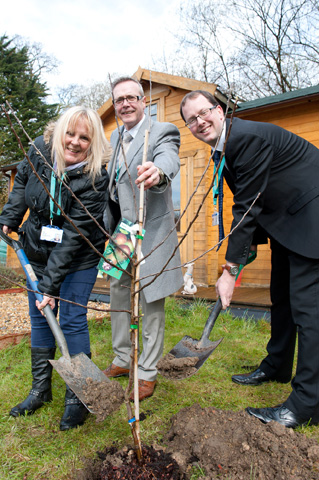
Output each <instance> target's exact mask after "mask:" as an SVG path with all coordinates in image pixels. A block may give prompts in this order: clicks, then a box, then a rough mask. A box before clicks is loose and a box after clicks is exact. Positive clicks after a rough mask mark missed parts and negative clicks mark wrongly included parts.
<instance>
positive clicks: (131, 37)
mask: <svg viewBox="0 0 319 480" xmlns="http://www.w3.org/2000/svg"><path fill="white" fill-rule="evenodd" d="M181 1H182V0H131V1H130V0H120V1H118V0H50V1H43V0H0V5H1V4H2V6H1V15H0V35H4V34H6V35H7V36H8V37H9V38H12V37H13V36H14V35H20V36H22V37H24V38H26V39H27V40H28V41H29V42H30V43H40V44H42V48H43V51H44V52H45V53H46V54H48V55H50V56H51V55H53V56H54V57H55V58H56V59H57V60H58V61H59V62H60V65H59V67H58V71H57V72H56V73H55V74H50V75H45V76H43V77H42V78H43V80H44V81H46V83H47V86H48V88H49V89H50V91H51V92H52V93H54V90H55V89H56V88H59V87H63V86H67V85H69V84H81V85H82V84H84V85H89V84H90V83H93V82H95V81H107V80H108V75H109V73H110V74H114V73H118V74H125V75H132V74H133V73H134V72H135V71H136V70H137V68H138V67H139V66H141V67H144V68H152V67H153V65H154V60H155V61H156V58H159V57H161V56H162V55H163V52H164V51H165V53H166V54H167V53H168V50H169V49H170V48H171V46H172V45H173V43H174V38H173V34H172V32H173V31H174V29H175V28H176V26H177V24H178V10H179V5H180V3H181Z"/></svg>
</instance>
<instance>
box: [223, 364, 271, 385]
mask: <svg viewBox="0 0 319 480" xmlns="http://www.w3.org/2000/svg"><path fill="white" fill-rule="evenodd" d="M231 379H232V381H233V382H235V383H239V384H240V385H261V384H262V383H265V382H269V381H270V378H269V377H267V375H266V374H265V373H264V372H262V371H261V370H260V368H257V370H254V371H253V372H251V373H243V374H242V375H233V376H232V377H231Z"/></svg>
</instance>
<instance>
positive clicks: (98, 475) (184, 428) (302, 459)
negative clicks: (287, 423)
mask: <svg viewBox="0 0 319 480" xmlns="http://www.w3.org/2000/svg"><path fill="white" fill-rule="evenodd" d="M164 444H165V445H166V447H162V450H159V449H158V448H153V447H143V459H144V464H143V469H144V470H139V468H141V466H140V465H138V464H137V461H136V458H135V454H134V452H133V450H132V449H130V448H124V449H122V450H117V449H116V448H115V447H112V448H106V450H105V451H104V452H103V453H99V454H98V456H99V459H96V460H95V461H94V462H92V463H91V464H90V465H88V466H87V467H86V468H85V469H84V470H83V471H82V472H79V474H78V475H77V476H76V477H74V478H75V479H76V480H106V479H118V480H124V479H125V480H128V479H130V480H137V479H145V480H148V479H149V478H152V479H155V478H156V479H170V480H175V479H178V480H189V479H190V478H191V475H192V467H197V472H198V471H199V469H200V471H202V472H203V473H202V476H201V477H197V478H200V479H201V480H217V479H225V480H226V479H228V480H229V479H231V480H247V479H254V480H274V479H276V480H287V479H289V480H305V479H307V480H318V479H319V445H318V443H317V442H316V441H315V440H313V439H309V438H307V437H306V436H305V435H303V434H301V433H299V432H295V431H294V430H292V429H290V428H286V427H284V426H282V425H280V424H279V423H276V422H271V423H269V424H267V425H264V424H263V423H262V422H260V421H259V420H258V419H256V418H254V417H251V416H249V415H248V414H247V413H246V412H232V411H224V410H218V409H215V408H201V406H200V405H198V404H195V405H192V406H191V407H188V408H184V409H182V410H180V412H178V413H177V414H176V415H174V416H173V417H172V420H171V428H170V430H169V431H168V432H167V433H166V434H165V436H164ZM153 450H154V451H155V452H157V453H156V454H153V453H150V452H152V451H153ZM158 452H159V453H158ZM152 455H153V457H152ZM154 455H155V463H156V462H157V463H161V469H160V472H162V475H163V474H164V473H167V476H160V474H156V473H154V474H153V476H142V475H143V474H144V473H145V472H152V470H151V468H152V467H151V464H152V463H153V460H152V458H153V459H154ZM173 461H175V462H176V463H177V465H178V468H177V467H176V465H175V463H174V462H173ZM172 465H174V467H173V466H172ZM125 468H126V469H127V470H125ZM169 468H172V470H169ZM145 474H146V473H145ZM107 475H108V476H107ZM112 475H113V476H112Z"/></svg>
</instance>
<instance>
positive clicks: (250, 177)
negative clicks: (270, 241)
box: [224, 118, 319, 264]
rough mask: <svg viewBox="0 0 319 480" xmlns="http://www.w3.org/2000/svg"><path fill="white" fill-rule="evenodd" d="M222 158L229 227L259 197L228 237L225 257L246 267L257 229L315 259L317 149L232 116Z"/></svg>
mask: <svg viewBox="0 0 319 480" xmlns="http://www.w3.org/2000/svg"><path fill="white" fill-rule="evenodd" d="M229 124H230V122H229V120H226V126H227V130H228V129H229ZM225 157H226V165H227V167H226V168H225V169H224V173H225V178H226V180H227V183H228V185H229V186H230V188H231V190H232V192H233V194H234V205H233V218H234V220H233V223H232V228H233V227H235V225H237V224H238V222H239V221H240V220H241V219H242V217H243V215H244V213H245V212H246V211H247V210H248V208H249V207H250V205H251V204H252V202H253V200H254V199H255V197H256V195H257V194H258V193H259V192H260V193H261V196H260V198H259V199H258V201H257V202H256V204H255V205H254V207H253V208H252V209H251V211H250V212H249V214H248V215H247V216H246V217H245V219H244V220H243V222H242V223H241V224H240V226H239V227H238V228H237V230H235V231H234V232H233V234H232V235H231V236H230V237H229V241H228V248H227V253H226V259H227V260H229V261H232V262H235V263H242V264H245V263H246V261H247V257H248V254H249V248H250V245H251V243H253V242H254V241H255V238H254V239H253V237H254V236H255V237H256V232H258V233H259V227H262V229H263V230H264V231H265V232H266V233H267V235H268V236H270V237H272V238H274V239H275V240H277V241H278V242H279V243H280V244H281V245H283V246H284V247H286V248H288V249H289V250H292V251H293V252H296V253H298V254H300V255H303V256H304V257H308V258H314V259H315V258H316V259H318V258H319V242H318V238H319V223H318V212H319V150H318V149H317V148H316V147H315V146H314V145H312V144H311V143H309V142H307V141H306V140H304V139H303V138H301V137H299V136H297V135H295V134H293V133H291V132H288V131H287V130H284V129H283V128H280V127H278V126H276V125H272V124H269V123H260V122H251V121H247V120H241V119H239V118H234V119H233V124H232V127H231V131H230V135H229V139H228V141H227V145H226V151H225ZM258 243H261V242H259V241H258Z"/></svg>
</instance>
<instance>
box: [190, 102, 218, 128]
mask: <svg viewBox="0 0 319 480" xmlns="http://www.w3.org/2000/svg"><path fill="white" fill-rule="evenodd" d="M217 106H218V105H213V106H212V107H209V108H205V110H202V111H201V113H199V114H198V115H196V116H195V117H192V118H190V119H189V120H188V122H186V123H185V125H186V127H188V128H192V127H194V126H195V123H196V122H197V119H198V117H199V118H201V119H202V120H203V119H204V118H206V117H208V115H209V114H210V112H211V111H212V110H214V109H215V108H216V107H217Z"/></svg>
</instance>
